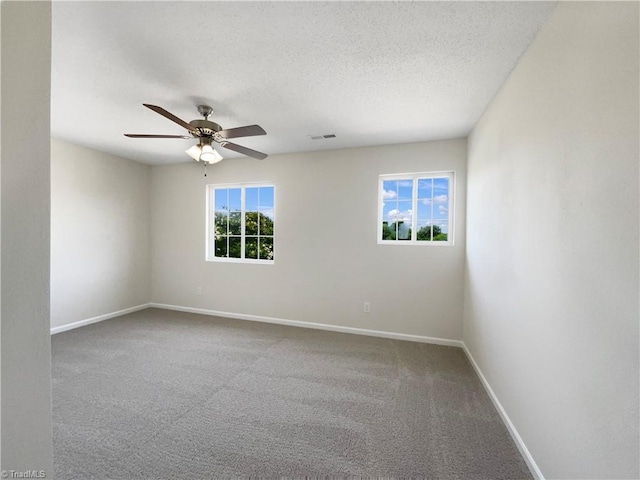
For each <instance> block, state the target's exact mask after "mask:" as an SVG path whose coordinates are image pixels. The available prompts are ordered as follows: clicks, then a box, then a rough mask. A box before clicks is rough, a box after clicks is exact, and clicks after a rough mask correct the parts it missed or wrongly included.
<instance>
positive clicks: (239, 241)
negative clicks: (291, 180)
mask: <svg viewBox="0 0 640 480" xmlns="http://www.w3.org/2000/svg"><path fill="white" fill-rule="evenodd" d="M274 193H275V192H274V187H273V185H255V184H253V185H208V186H207V195H208V197H207V205H208V208H207V260H210V261H229V262H247V263H273V259H274V257H273V223H274V205H275V202H274Z"/></svg>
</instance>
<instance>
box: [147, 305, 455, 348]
mask: <svg viewBox="0 0 640 480" xmlns="http://www.w3.org/2000/svg"><path fill="white" fill-rule="evenodd" d="M149 307H151V308H162V309H164V310H175V311H178V312H188V313H198V314H201V315H211V316H214V317H225V318H233V319H237V320H249V321H251V322H263V323H275V324H277V325H288V326H291V327H302V328H314V329H316V330H328V331H330V332H341V333H352V334H355V335H367V336H370V337H381V338H391V339H394V340H406V341H408V342H419V343H434V344H436V345H446V346H449V347H459V348H462V345H463V343H462V342H461V341H460V340H450V339H448V338H437V337H424V336H422V335H410V334H407V333H394V332H385V331H382V330H368V329H365V328H355V327H344V326H340V325H329V324H326V323H313V322H301V321H299V320H285V319H282V318H274V317H262V316H260V315H247V314H244V313H232V312H221V311H218V310H206V309H204V308H192V307H183V306H179V305H167V304H164V303H150V304H149Z"/></svg>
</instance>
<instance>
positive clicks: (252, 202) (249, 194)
mask: <svg viewBox="0 0 640 480" xmlns="http://www.w3.org/2000/svg"><path fill="white" fill-rule="evenodd" d="M258 190H259V189H258V187H247V188H245V189H244V194H245V199H244V208H245V210H246V211H247V212H255V211H256V210H258V205H259V204H258Z"/></svg>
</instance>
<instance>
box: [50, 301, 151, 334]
mask: <svg viewBox="0 0 640 480" xmlns="http://www.w3.org/2000/svg"><path fill="white" fill-rule="evenodd" d="M150 305H151V304H149V303H143V304H141V305H136V306H135V307H130V308H125V309H124V310H118V311H117V312H111V313H105V314H104V315H98V316H97V317H91V318H87V319H85V320H80V321H78V322H73V323H67V324H66V325H60V326H58V327H52V328H51V335H55V334H56V333H61V332H66V331H67V330H73V329H74V328H79V327H84V326H85V325H91V324H92V323H98V322H102V321H103V320H109V319H110V318H114V317H119V316H121V315H126V314H127V313H133V312H137V311H139V310H144V309H145V308H149V306H150Z"/></svg>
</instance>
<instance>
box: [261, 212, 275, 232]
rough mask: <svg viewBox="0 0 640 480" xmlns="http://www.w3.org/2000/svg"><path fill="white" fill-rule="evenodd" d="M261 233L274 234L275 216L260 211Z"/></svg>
mask: <svg viewBox="0 0 640 480" xmlns="http://www.w3.org/2000/svg"><path fill="white" fill-rule="evenodd" d="M260 235H273V218H270V217H269V216H267V215H266V214H265V213H263V212H260Z"/></svg>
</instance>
